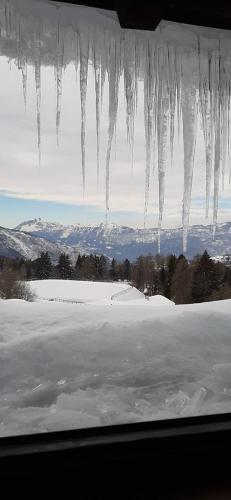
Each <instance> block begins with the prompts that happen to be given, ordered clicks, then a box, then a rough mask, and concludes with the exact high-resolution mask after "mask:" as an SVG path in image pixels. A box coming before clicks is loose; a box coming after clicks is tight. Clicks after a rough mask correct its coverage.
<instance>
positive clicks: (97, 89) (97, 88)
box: [94, 42, 101, 189]
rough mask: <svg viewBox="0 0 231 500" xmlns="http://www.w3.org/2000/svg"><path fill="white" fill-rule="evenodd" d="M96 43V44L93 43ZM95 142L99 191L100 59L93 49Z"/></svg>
mask: <svg viewBox="0 0 231 500" xmlns="http://www.w3.org/2000/svg"><path fill="white" fill-rule="evenodd" d="M95 43H96V42H95ZM94 73H95V106H96V141H97V151H96V153H97V189H99V150H100V76H101V75H100V59H99V56H98V54H97V49H96V45H95V47H94Z"/></svg>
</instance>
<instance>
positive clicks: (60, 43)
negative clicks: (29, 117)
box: [56, 23, 64, 146]
mask: <svg viewBox="0 0 231 500" xmlns="http://www.w3.org/2000/svg"><path fill="white" fill-rule="evenodd" d="M63 66H64V40H61V34H60V25H59V23H58V26H57V62H56V139H57V146H58V145H59V129H60V119H61V100H62V76H63Z"/></svg>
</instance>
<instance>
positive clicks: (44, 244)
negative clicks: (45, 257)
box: [0, 227, 78, 262]
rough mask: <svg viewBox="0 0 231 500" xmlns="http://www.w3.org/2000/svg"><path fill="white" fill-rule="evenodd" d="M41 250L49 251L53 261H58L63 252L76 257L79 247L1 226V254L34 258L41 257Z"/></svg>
mask: <svg viewBox="0 0 231 500" xmlns="http://www.w3.org/2000/svg"><path fill="white" fill-rule="evenodd" d="M41 252H48V253H49V255H50V257H51V259H52V261H53V262H56V261H57V260H58V258H59V255H60V254H61V253H62V252H66V253H69V255H70V256H71V258H73V259H74V258H76V256H77V254H78V248H75V249H73V248H71V247H68V246H67V245H65V244H63V245H61V244H60V243H55V242H51V241H49V240H47V239H44V238H41V237H38V236H36V235H35V236H33V235H31V234H29V233H24V232H21V231H16V230H13V229H6V228H3V227H0V256H4V257H11V258H16V257H23V258H25V259H31V260H33V259H36V258H37V257H39V255H40V253H41Z"/></svg>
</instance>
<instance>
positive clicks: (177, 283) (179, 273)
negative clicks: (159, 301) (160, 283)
mask: <svg viewBox="0 0 231 500" xmlns="http://www.w3.org/2000/svg"><path fill="white" fill-rule="evenodd" d="M191 276H192V273H191V269H190V265H189V263H188V261H187V259H186V258H185V257H184V256H183V255H180V257H179V258H178V259H177V263H176V268H175V272H174V275H173V277H172V285H171V298H172V299H173V300H174V302H175V303H176V304H190V303H191V302H192V294H191Z"/></svg>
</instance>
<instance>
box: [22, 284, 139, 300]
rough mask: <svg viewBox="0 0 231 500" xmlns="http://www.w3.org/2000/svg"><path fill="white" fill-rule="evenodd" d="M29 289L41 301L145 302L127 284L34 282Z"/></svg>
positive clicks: (135, 290)
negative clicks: (138, 300)
mask: <svg viewBox="0 0 231 500" xmlns="http://www.w3.org/2000/svg"><path fill="white" fill-rule="evenodd" d="M30 286H31V289H32V290H33V291H34V292H35V293H36V295H37V296H38V298H40V299H43V300H60V301H68V302H82V303H88V302H95V301H97V302H101V301H103V302H104V301H111V300H113V301H124V300H125V301H130V300H136V299H140V300H145V297H144V295H143V294H142V293H141V292H139V290H137V289H136V288H134V287H132V286H130V285H128V284H127V283H115V282H114V283H106V282H101V281H98V282H97V281H75V280H73V281H68V280H52V279H51V280H35V281H32V282H30Z"/></svg>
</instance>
